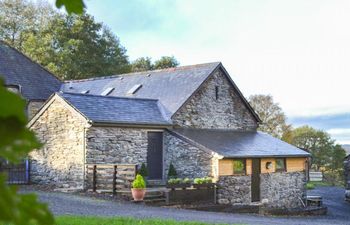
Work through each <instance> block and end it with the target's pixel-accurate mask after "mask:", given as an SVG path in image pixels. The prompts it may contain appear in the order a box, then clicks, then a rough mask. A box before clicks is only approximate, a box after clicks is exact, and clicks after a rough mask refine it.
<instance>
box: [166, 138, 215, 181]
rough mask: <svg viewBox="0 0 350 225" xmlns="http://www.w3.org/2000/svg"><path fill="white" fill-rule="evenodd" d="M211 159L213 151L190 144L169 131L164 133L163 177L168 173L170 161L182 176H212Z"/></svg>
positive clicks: (212, 158)
mask: <svg viewBox="0 0 350 225" xmlns="http://www.w3.org/2000/svg"><path fill="white" fill-rule="evenodd" d="M213 161H215V157H214V153H210V152H207V151H204V150H202V149H199V148H197V147H196V146H193V145H190V144H188V143H186V142H184V141H182V140H181V139H179V138H177V137H175V136H173V135H171V134H170V133H169V132H165V133H164V170H165V171H164V175H165V177H164V178H166V176H167V175H168V170H169V166H170V163H172V164H173V165H174V167H175V169H176V172H177V174H178V176H179V177H182V178H186V177H188V178H196V177H206V176H212V177H214V174H213V167H212V164H213V165H214V164H215V163H213Z"/></svg>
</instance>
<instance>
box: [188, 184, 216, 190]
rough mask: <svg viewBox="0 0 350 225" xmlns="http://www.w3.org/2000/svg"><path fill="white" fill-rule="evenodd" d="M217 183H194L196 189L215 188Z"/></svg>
mask: <svg viewBox="0 0 350 225" xmlns="http://www.w3.org/2000/svg"><path fill="white" fill-rule="evenodd" d="M214 186H215V183H204V184H193V187H194V188H196V189H206V188H214Z"/></svg>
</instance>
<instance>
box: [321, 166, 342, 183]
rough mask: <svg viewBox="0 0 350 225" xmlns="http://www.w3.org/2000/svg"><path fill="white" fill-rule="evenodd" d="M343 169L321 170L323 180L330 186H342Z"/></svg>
mask: <svg viewBox="0 0 350 225" xmlns="http://www.w3.org/2000/svg"><path fill="white" fill-rule="evenodd" d="M343 174H344V170H343V169H342V168H340V169H337V170H327V171H324V172H323V176H324V178H323V179H324V181H325V182H326V183H328V184H329V185H331V186H341V187H344V177H343Z"/></svg>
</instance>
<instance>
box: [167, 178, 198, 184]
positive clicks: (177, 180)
mask: <svg viewBox="0 0 350 225" xmlns="http://www.w3.org/2000/svg"><path fill="white" fill-rule="evenodd" d="M191 183H192V180H191V179H190V178H185V179H181V178H171V179H169V180H168V184H191Z"/></svg>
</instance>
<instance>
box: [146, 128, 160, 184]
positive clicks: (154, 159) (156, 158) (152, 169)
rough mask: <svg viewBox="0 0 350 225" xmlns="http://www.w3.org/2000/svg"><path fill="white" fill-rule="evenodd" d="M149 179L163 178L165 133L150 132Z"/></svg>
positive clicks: (148, 150)
mask: <svg viewBox="0 0 350 225" xmlns="http://www.w3.org/2000/svg"><path fill="white" fill-rule="evenodd" d="M147 168H148V179H150V180H161V179H162V177H163V173H162V171H163V133H162V132H148V147H147Z"/></svg>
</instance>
